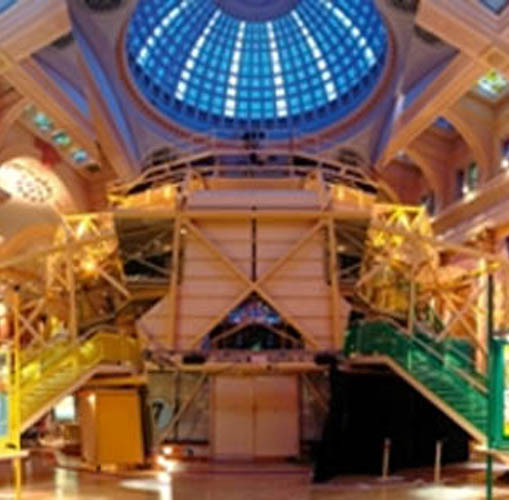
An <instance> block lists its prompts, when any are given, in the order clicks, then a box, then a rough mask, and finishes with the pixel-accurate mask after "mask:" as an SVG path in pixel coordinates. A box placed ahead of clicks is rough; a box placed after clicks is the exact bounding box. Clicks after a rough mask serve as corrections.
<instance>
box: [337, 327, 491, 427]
mask: <svg viewBox="0 0 509 500" xmlns="http://www.w3.org/2000/svg"><path fill="white" fill-rule="evenodd" d="M458 348H459V349H460V350H461V349H463V350H464V352H463V354H464V355H460V354H459V353H458V352H457V351H458ZM345 350H346V354H347V356H353V355H355V354H362V355H385V356H389V357H390V358H392V359H393V360H394V361H396V362H397V363H398V364H399V365H400V366H401V367H403V368H404V369H405V370H406V371H407V373H409V374H410V375H411V376H412V377H413V378H414V379H416V380H417V381H419V382H420V383H421V384H422V385H424V386H425V387H427V388H428V389H429V390H430V391H431V392H433V393H434V394H435V395H436V396H437V397H439V398H440V399H441V400H443V401H444V402H445V403H446V404H447V405H448V406H450V407H451V408H453V409H454V410H455V411H456V412H457V413H459V414H460V415H462V416H463V417H464V418H465V419H466V420H468V421H469V422H470V423H471V424H473V425H474V426H475V427H476V428H477V429H479V430H480V431H482V432H483V433H485V432H486V428H487V412H488V398H487V394H486V392H485V388H486V379H485V377H484V376H483V375H482V374H480V373H477V372H475V370H474V369H473V363H470V361H469V350H468V347H467V346H464V345H458V343H453V342H449V343H446V342H437V341H436V340H434V339H433V338H431V337H430V336H429V335H427V334H425V333H423V332H418V333H416V335H414V336H409V335H407V334H405V333H403V332H401V331H399V330H398V329H397V328H396V327H395V326H392V325H390V324H387V323H384V322H373V323H364V324H359V325H356V326H354V327H353V328H352V329H351V330H350V331H349V333H348V336H347V341H346V345H345ZM472 359H473V358H472Z"/></svg>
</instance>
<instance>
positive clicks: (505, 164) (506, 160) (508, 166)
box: [500, 156, 509, 170]
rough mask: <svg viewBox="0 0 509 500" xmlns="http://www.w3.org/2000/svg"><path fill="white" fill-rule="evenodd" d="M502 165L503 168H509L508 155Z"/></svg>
mask: <svg viewBox="0 0 509 500" xmlns="http://www.w3.org/2000/svg"><path fill="white" fill-rule="evenodd" d="M500 165H501V166H502V168H504V169H506V170H507V169H508V168H509V158H508V157H507V156H506V157H505V158H503V159H502V162H501V163H500Z"/></svg>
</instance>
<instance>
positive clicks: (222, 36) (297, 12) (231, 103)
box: [126, 0, 387, 131]
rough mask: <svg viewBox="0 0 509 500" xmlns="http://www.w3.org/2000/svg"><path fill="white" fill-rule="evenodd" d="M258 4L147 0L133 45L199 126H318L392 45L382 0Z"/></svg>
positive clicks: (350, 106)
mask: <svg viewBox="0 0 509 500" xmlns="http://www.w3.org/2000/svg"><path fill="white" fill-rule="evenodd" d="M255 5H256V2H255V1H254V0H243V1H242V2H241V0H222V1H217V0H140V1H139V3H138V5H137V8H136V10H135V12H134V14H133V17H132V20H131V22H130V25H129V29H128V33H127V39H126V48H127V54H128V63H129V67H130V69H131V72H132V75H133V77H134V80H135V82H136V84H137V86H138V87H139V88H140V90H141V92H142V93H143V94H144V95H145V97H146V98H147V99H148V100H149V101H150V102H151V103H152V104H153V105H154V106H156V107H157V108H158V109H159V110H160V111H161V112H162V113H164V114H165V115H166V116H168V117H169V118H170V119H172V120H175V121H178V122H180V123H182V124H183V125H186V126H189V127H191V128H193V129H195V130H210V129H228V128H234V127H235V126H237V125H240V126H249V124H253V123H254V124H260V125H263V126H267V127H269V128H275V129H280V130H287V131H289V130H290V129H291V128H292V127H293V126H294V125H299V128H300V129H301V130H302V129H304V130H316V129H318V128H320V127H323V126H326V125H328V124H330V123H331V122H333V121H335V120H338V119H340V118H342V117H343V116H345V115H347V114H348V113H350V112H351V111H353V110H354V109H355V108H357V107H358V106H359V105H360V104H361V103H362V102H363V101H364V100H365V99H366V98H367V97H368V95H369V94H370V93H371V91H372V90H373V89H374V87H375V86H376V84H377V83H378V80H379V77H380V75H381V73H382V70H383V67H384V63H385V59H386V53H387V31H386V28H385V25H384V24H383V21H382V18H381V16H380V13H379V12H378V10H377V8H376V7H375V5H374V4H373V2H372V0H299V1H297V0H274V2H273V3H272V4H271V7H270V8H269V10H270V9H272V10H273V11H274V15H275V17H272V18H267V19H264V20H263V21H260V20H253V19H252V17H254V16H255V15H256V16H258V17H259V16H260V13H259V9H255V8H254V7H255ZM276 14H277V15H276ZM264 16H265V17H267V16H268V12H267V11H265V12H264Z"/></svg>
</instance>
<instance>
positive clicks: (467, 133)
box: [442, 106, 493, 184]
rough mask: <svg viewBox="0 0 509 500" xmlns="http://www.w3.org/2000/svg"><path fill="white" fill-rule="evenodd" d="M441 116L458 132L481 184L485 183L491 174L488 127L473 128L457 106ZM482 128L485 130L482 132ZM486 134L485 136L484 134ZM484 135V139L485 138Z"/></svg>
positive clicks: (490, 149)
mask: <svg viewBox="0 0 509 500" xmlns="http://www.w3.org/2000/svg"><path fill="white" fill-rule="evenodd" d="M442 116H443V117H444V118H445V119H446V120H447V121H448V122H449V123H451V125H453V126H454V128H455V129H456V130H457V131H458V133H459V134H460V136H461V137H462V139H463V140H464V141H465V143H466V144H467V146H468V147H469V148H470V150H471V151H472V156H473V157H474V159H475V161H476V162H477V165H478V166H479V170H480V173H481V176H480V180H481V183H482V184H483V183H485V182H486V181H487V180H488V179H489V178H490V177H491V174H492V163H493V162H492V151H493V142H492V141H493V138H492V136H491V134H490V133H489V130H490V128H489V127H482V126H481V127H479V126H477V128H473V126H472V121H471V120H470V119H469V117H468V116H467V115H466V112H465V111H462V110H461V109H460V108H459V107H458V106H454V107H451V108H449V109H447V110H446V111H444V112H443V113H442ZM483 128H486V129H487V130H484V131H483ZM486 133H487V134H486ZM485 135H486V137H485Z"/></svg>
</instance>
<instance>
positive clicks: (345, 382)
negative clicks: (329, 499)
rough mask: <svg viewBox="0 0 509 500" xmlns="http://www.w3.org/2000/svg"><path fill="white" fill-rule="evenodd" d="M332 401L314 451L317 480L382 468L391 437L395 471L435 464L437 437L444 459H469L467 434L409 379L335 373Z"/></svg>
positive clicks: (334, 371)
mask: <svg viewBox="0 0 509 500" xmlns="http://www.w3.org/2000/svg"><path fill="white" fill-rule="evenodd" d="M330 384H331V402H330V409H329V415H328V417H327V420H326V423H325V427H324V430H323V436H322V441H321V442H320V443H319V445H318V446H317V448H316V450H314V457H313V458H314V465H315V474H314V479H315V481H316V482H323V481H327V480H329V479H331V478H333V477H335V476H338V475H341V474H373V475H380V474H381V471H382V455H383V446H384V440H385V439H386V438H389V439H390V440H391V443H392V446H391V464H390V465H391V472H394V471H396V470H398V469H402V468H409V467H421V466H430V465H432V464H433V463H434V459H435V446H436V442H437V441H438V440H441V441H443V442H444V447H443V463H444V464H447V463H453V462H461V461H465V460H467V459H468V448H469V447H468V436H467V434H466V433H465V432H464V431H463V430H462V429H461V428H460V427H458V426H457V425H456V424H455V423H454V422H453V421H451V420H450V419H449V418H448V417H447V416H446V415H445V414H443V413H442V412H441V411H439V410H438V409H437V408H436V407H435V406H434V405H433V404H431V403H430V402H428V400H427V399H425V398H424V397H423V396H421V395H420V394H419V393H418V392H417V391H416V390H415V389H413V388H412V387H411V386H410V385H408V384H407V383H406V382H405V381H403V380H402V379H400V378H399V377H397V376H394V375H392V374H386V373H380V374H355V373H348V372H342V371H338V370H337V369H335V368H333V369H331V372H330Z"/></svg>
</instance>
